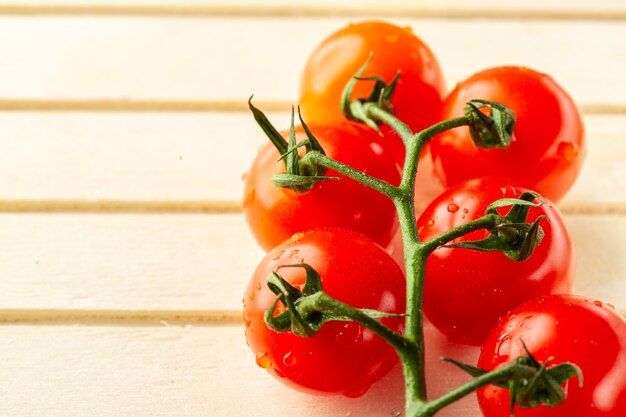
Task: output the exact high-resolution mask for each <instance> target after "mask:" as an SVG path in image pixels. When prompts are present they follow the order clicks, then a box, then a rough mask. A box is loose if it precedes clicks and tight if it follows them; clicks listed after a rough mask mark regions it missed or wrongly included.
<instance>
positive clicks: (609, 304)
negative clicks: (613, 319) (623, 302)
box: [604, 303, 615, 310]
mask: <svg viewBox="0 0 626 417" xmlns="http://www.w3.org/2000/svg"><path fill="white" fill-rule="evenodd" d="M604 305H605V306H607V307H608V308H610V309H612V310H615V306H614V305H613V304H611V303H604Z"/></svg>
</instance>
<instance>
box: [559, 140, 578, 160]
mask: <svg viewBox="0 0 626 417" xmlns="http://www.w3.org/2000/svg"><path fill="white" fill-rule="evenodd" d="M579 152H580V148H579V146H578V145H577V144H575V143H572V142H561V143H559V144H558V146H557V148H556V154H557V155H558V156H560V157H561V158H563V159H565V160H566V161H569V162H572V161H575V160H576V158H577V157H578V153H579Z"/></svg>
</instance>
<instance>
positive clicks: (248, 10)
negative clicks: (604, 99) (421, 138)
mask: <svg viewBox="0 0 626 417" xmlns="http://www.w3.org/2000/svg"><path fill="white" fill-rule="evenodd" d="M0 15H29V16H56V15H64V16H141V17H186V18H204V17H218V16H219V17H257V18H259V17H283V18H288V17H302V16H306V17H357V18H358V17H372V16H376V17H387V18H392V17H403V18H406V17H412V18H445V19H485V18H490V19H515V20H520V19H525V20H531V19H532V20H604V21H622V20H626V11H623V10H601V9H598V10H593V9H585V10H577V9H575V8H562V7H553V8H550V7H546V8H543V9H528V8H515V7H511V8H507V9H500V8H488V7H485V8H477V7H463V6H455V7H454V8H446V7H441V8H437V7H432V6H429V7H426V6H423V5H410V4H406V5H386V6H373V5H366V6H363V7H358V8H357V7H354V6H352V7H351V6H341V5H335V6H325V5H322V6H315V5H309V6H302V5H289V6H284V5H275V6H272V5H263V6H253V5H245V6H244V5H239V6H237V5H234V6H228V5H206V6H204V5H156V4H155V5H133V4H126V5H123V4H119V5H106V4H102V5H98V4H91V5H78V4H63V3H59V4H49V5H38V4H34V5H20V4H5V5H0Z"/></svg>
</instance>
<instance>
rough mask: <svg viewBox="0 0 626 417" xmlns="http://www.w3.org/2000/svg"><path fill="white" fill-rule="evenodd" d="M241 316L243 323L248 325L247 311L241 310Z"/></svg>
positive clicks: (249, 321)
mask: <svg viewBox="0 0 626 417" xmlns="http://www.w3.org/2000/svg"><path fill="white" fill-rule="evenodd" d="M242 318H243V324H244V325H245V326H246V327H250V323H251V320H250V317H248V312H247V311H246V310H245V309H244V310H243V314H242Z"/></svg>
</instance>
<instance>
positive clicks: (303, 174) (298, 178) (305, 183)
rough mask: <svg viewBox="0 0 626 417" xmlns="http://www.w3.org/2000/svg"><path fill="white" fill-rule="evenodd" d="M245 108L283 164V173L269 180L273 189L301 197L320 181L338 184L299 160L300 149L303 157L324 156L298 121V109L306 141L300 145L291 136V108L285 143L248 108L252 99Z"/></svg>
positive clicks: (258, 112) (262, 116) (255, 110)
mask: <svg viewBox="0 0 626 417" xmlns="http://www.w3.org/2000/svg"><path fill="white" fill-rule="evenodd" d="M248 107H249V108H250V111H251V112H252V114H253V115H254V120H256V122H257V124H258V125H259V127H261V129H262V130H263V132H264V133H265V135H266V136H267V137H268V138H269V140H270V141H271V142H272V144H273V145H274V146H275V147H276V149H277V150H278V152H279V153H280V155H281V156H280V159H279V161H283V162H284V163H285V169H286V173H283V174H277V175H275V176H274V177H273V178H272V182H273V183H274V185H276V186H278V187H285V188H290V189H292V190H294V191H295V192H299V193H303V192H306V191H308V190H310V189H311V188H313V186H315V184H317V183H318V182H320V181H329V180H339V179H340V178H338V177H329V176H325V175H324V174H325V173H326V170H327V169H326V167H324V166H320V165H317V164H309V163H306V162H305V161H303V160H302V157H301V156H300V154H299V153H298V149H299V148H302V147H304V149H305V153H304V155H306V154H308V153H310V152H317V153H319V154H321V155H325V152H324V149H323V148H322V145H320V143H319V141H318V140H317V139H316V138H315V136H314V135H313V134H312V133H311V131H310V130H309V128H308V126H307V125H306V123H305V122H304V120H303V119H302V115H301V114H300V108H298V118H299V119H300V123H301V125H302V128H303V130H304V132H305V133H306V136H307V139H306V140H303V141H301V142H296V134H295V122H294V108H293V107H292V108H291V124H290V127H289V141H286V140H285V139H284V138H283V137H282V135H281V134H280V133H279V132H278V130H276V128H275V127H274V126H273V125H272V123H271V122H270V121H269V119H268V118H267V116H265V114H264V113H263V112H262V111H261V110H260V109H258V108H257V107H255V106H254V105H253V104H252V97H250V98H249V99H248Z"/></svg>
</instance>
